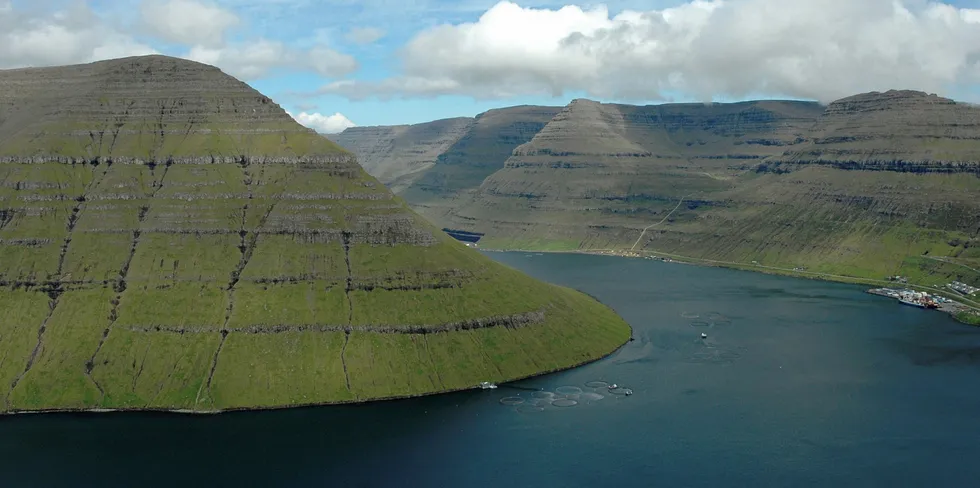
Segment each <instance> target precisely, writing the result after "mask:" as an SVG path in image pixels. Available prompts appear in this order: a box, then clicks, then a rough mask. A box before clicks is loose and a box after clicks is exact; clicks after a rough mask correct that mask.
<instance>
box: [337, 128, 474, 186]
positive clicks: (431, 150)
mask: <svg viewBox="0 0 980 488" xmlns="http://www.w3.org/2000/svg"><path fill="white" fill-rule="evenodd" d="M472 124H473V119H472V118H469V117H459V118H455V119H443V120H437V121H435V122H429V123H426V124H415V125H396V126H382V127H351V128H349V129H346V130H344V132H342V133H340V134H336V135H332V136H330V138H331V139H332V140H333V141H334V142H336V143H337V144H340V145H341V146H343V147H344V148H346V149H347V150H349V151H351V152H353V153H354V154H357V157H358V161H359V162H360V163H361V165H362V166H364V169H365V170H367V172H368V173H370V174H371V175H373V176H374V177H376V178H378V179H379V180H381V181H382V182H383V183H384V184H385V185H388V187H389V188H391V190H392V191H394V192H395V193H400V192H401V191H402V190H404V189H405V188H406V187H409V186H411V185H412V184H413V183H414V182H415V180H416V179H418V178H419V177H420V176H422V174H423V173H424V172H425V171H426V170H428V169H429V168H431V167H432V166H433V165H434V164H435V161H436V158H438V157H439V155H440V154H443V153H444V152H446V150H448V149H449V147H450V146H452V145H453V144H455V143H456V141H458V140H459V138H460V137H462V136H463V135H464V134H465V133H466V131H467V130H468V129H469V128H470V126H472Z"/></svg>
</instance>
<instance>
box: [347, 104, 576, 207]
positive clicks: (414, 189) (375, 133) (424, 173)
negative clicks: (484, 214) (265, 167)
mask: <svg viewBox="0 0 980 488" xmlns="http://www.w3.org/2000/svg"><path fill="white" fill-rule="evenodd" d="M560 110H561V107H542V106H534V105H522V106H518V107H508V108H503V109H495V110H490V111H487V112H484V113H482V114H479V115H477V116H476V117H474V118H460V119H444V120H437V121H434V122H429V123H425V124H416V125H410V126H384V127H355V128H350V129H347V130H345V131H344V132H342V133H340V134H337V135H334V136H331V138H332V139H333V140H334V141H336V142H337V143H338V144H340V145H341V146H343V147H345V148H346V149H348V150H350V151H352V152H354V153H355V154H357V157H358V160H359V161H360V162H361V164H362V165H363V166H364V169H365V170H367V171H368V173H370V174H371V175H373V176H375V177H376V178H378V179H379V180H380V181H381V182H382V183H384V184H386V185H387V186H388V187H389V188H391V190H392V191H393V192H395V193H396V194H399V195H400V196H402V197H403V198H405V200H406V201H408V202H409V204H411V205H412V207H413V208H414V209H415V210H416V211H417V212H419V213H421V214H422V215H424V216H425V217H426V218H428V219H429V220H431V221H433V222H436V223H437V224H439V225H441V224H443V223H445V222H446V221H445V219H444V217H445V215H446V214H447V213H448V212H449V211H451V210H452V208H453V206H454V205H455V204H456V203H457V202H458V200H459V199H461V198H468V196H469V193H471V192H473V191H474V190H476V188H478V187H479V186H480V183H482V182H483V180H484V179H485V178H486V177H487V176H490V175H491V174H493V173H494V172H496V171H497V170H499V169H501V168H503V167H504V161H506V160H507V158H509V157H510V155H511V152H512V151H513V150H514V148H516V147H517V146H519V145H521V144H524V143H525V142H528V141H530V140H531V138H532V137H534V135H535V134H537V133H538V131H540V130H541V129H542V128H543V127H544V126H545V125H546V124H547V123H548V121H550V120H551V118H552V117H553V116H554V115H555V114H557V113H558V112H559V111H560Z"/></svg>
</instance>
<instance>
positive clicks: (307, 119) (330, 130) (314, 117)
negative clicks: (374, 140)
mask: <svg viewBox="0 0 980 488" xmlns="http://www.w3.org/2000/svg"><path fill="white" fill-rule="evenodd" d="M286 113H288V114H289V116H290V117H292V118H293V119H294V120H296V122H299V123H300V124H302V125H305V126H306V127H309V128H311V129H313V130H315V131H317V132H320V133H322V134H336V133H338V132H343V131H344V129H347V128H348V127H357V124H355V123H353V122H351V120H350V119H348V118H347V117H345V116H344V114H342V113H340V112H336V113H334V114H333V115H323V114H321V113H316V112H314V113H306V112H300V113H299V115H293V114H292V113H291V112H286Z"/></svg>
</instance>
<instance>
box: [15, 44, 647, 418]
mask: <svg viewBox="0 0 980 488" xmlns="http://www.w3.org/2000/svg"><path fill="white" fill-rule="evenodd" d="M24 80H33V84H27V83H25V82H24ZM45 84H47V86H45ZM28 85H30V86H28ZM38 86H39V87H38ZM0 87H3V88H5V89H4V90H0V97H3V100H0V102H4V103H0V161H2V163H0V385H4V386H5V388H4V389H2V390H0V391H3V392H4V395H3V402H2V403H0V411H3V412H12V411H23V410H53V409H93V408H118V409H186V410H195V411H214V410H221V409H233V408H257V407H282V406H292V405H305V404H320V403H334V402H345V401H364V400H371V399H378V398H388V397H396V396H410V395H419V394H426V393H433V392H439V391H447V390H454V389H460V388H469V387H473V386H476V385H477V384H479V383H480V382H481V381H497V382H500V381H506V380H511V379H515V378H521V377H526V376H529V375H534V374H538V373H542V372H546V371H551V370H555V369H560V368H567V367H570V366H573V365H577V364H580V363H583V362H587V361H590V360H594V359H597V358H599V357H601V356H603V355H605V354H607V353H609V352H611V351H612V350H614V349H615V348H617V347H618V346H620V345H621V344H623V343H624V342H625V341H626V340H627V339H628V337H629V333H630V332H629V327H628V325H627V324H626V323H625V322H624V321H623V320H622V319H621V318H619V317H618V316H617V315H616V314H615V313H614V312H613V311H611V310H610V309H608V308H607V307H605V306H602V305H601V304H599V303H597V302H596V301H594V300H593V299H591V298H589V297H586V296H584V295H582V294H581V293H578V292H576V291H573V290H568V289H564V288H560V287H556V286H553V285H549V284H546V283H543V282H540V281H537V280H534V279H531V278H529V277H527V276H526V275H524V274H522V273H519V272H517V271H515V270H513V269H510V268H507V267H504V266H502V265H499V264H497V263H495V262H493V261H491V260H489V259H488V258H486V257H484V256H482V255H481V254H479V253H476V252H474V251H472V250H470V249H468V248H466V247H465V246H463V245H462V244H460V243H457V242H455V241H454V240H452V239H450V238H449V237H448V236H446V235H445V234H443V233H441V232H439V231H438V230H436V229H435V228H434V227H433V226H431V225H430V224H428V223H427V222H425V221H424V220H422V219H421V218H420V217H418V216H417V215H416V214H414V213H413V212H412V211H411V210H409V209H408V207H407V206H406V205H405V204H404V202H403V201H402V200H400V199H397V198H395V197H394V196H393V195H392V194H391V193H390V192H389V191H388V190H387V189H386V188H384V187H383V186H382V185H381V184H379V183H378V182H377V180H375V179H374V178H372V177H370V176H368V175H366V174H365V173H364V172H363V171H362V170H361V169H360V167H359V166H358V165H357V163H356V161H355V160H354V158H353V157H352V156H351V155H350V154H348V153H346V152H344V151H343V150H341V149H339V148H338V147H337V146H336V145H334V144H333V143H331V142H329V141H327V140H325V139H323V138H321V137H319V136H317V135H316V134H313V133H312V132H311V131H308V130H305V129H303V128H302V127H300V126H299V125H298V124H296V123H295V122H293V121H292V120H291V119H289V118H288V116H287V115H285V113H284V112H282V110H281V109H279V107H278V106H276V105H275V104H273V103H272V102H271V101H269V100H268V99H267V98H265V97H263V96H262V95H260V94H258V93H257V92H255V91H254V90H252V89H251V88H249V87H247V85H244V84H242V83H240V82H237V81H236V80H234V79H232V78H230V77H227V76H226V75H224V74H223V73H221V72H220V71H218V70H217V69H215V68H211V67H208V66H204V65H199V64H197V63H191V62H187V61H182V60H176V59H173V58H166V57H160V56H151V57H141V58H128V59H124V60H114V61H109V62H101V63H95V64H92V65H84V66H73V67H65V68H49V69H38V70H13V71H5V72H4V71H0ZM25 87H26V88H25ZM123 107H125V109H124V108H123Z"/></svg>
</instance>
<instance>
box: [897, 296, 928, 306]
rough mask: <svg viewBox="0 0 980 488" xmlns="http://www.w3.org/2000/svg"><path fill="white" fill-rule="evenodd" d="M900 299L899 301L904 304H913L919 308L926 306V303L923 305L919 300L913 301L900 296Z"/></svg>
mask: <svg viewBox="0 0 980 488" xmlns="http://www.w3.org/2000/svg"><path fill="white" fill-rule="evenodd" d="M898 301H899V303H902V304H905V305H911V306H913V307H918V308H926V306H925V305H923V304H921V303H919V302H913V301H912V300H909V299H907V298H899V299H898Z"/></svg>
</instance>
